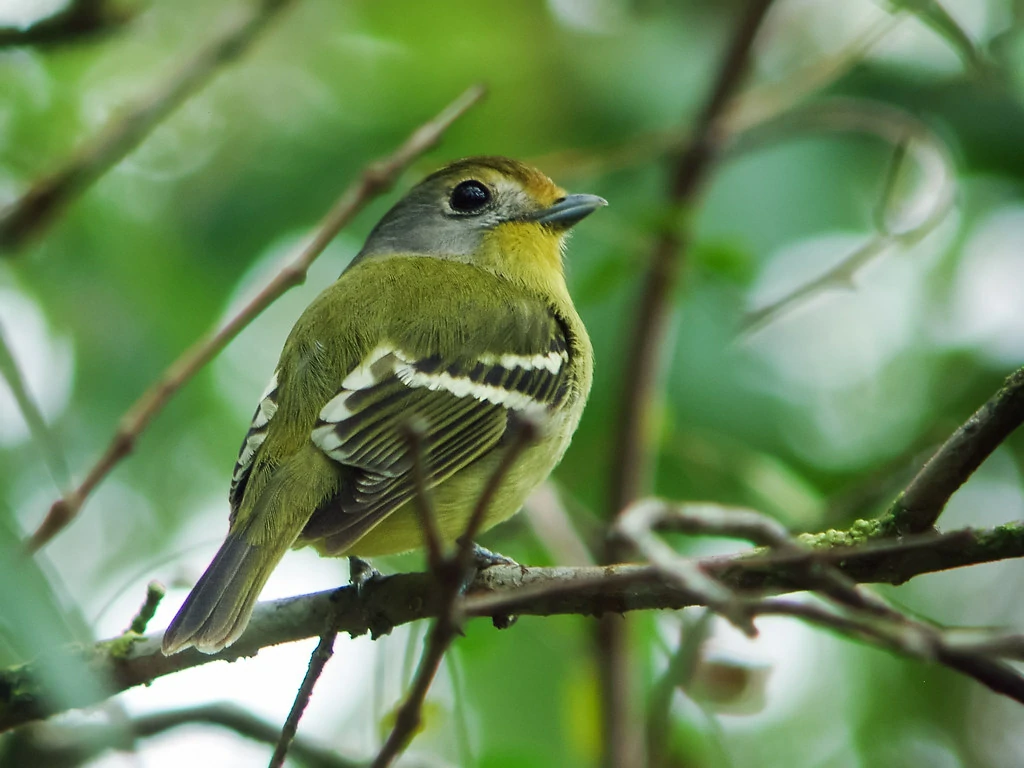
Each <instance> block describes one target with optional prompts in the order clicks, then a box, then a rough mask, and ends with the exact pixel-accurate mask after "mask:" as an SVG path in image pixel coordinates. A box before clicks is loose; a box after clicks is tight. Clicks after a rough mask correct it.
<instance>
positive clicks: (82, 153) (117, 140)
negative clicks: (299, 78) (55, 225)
mask: <svg viewBox="0 0 1024 768" xmlns="http://www.w3.org/2000/svg"><path fill="white" fill-rule="evenodd" d="M293 3H294V0H257V1H256V2H254V3H253V4H252V5H251V7H250V8H248V9H246V10H245V11H244V13H243V14H242V15H241V16H240V17H237V18H235V19H233V20H232V22H231V23H230V24H228V25H227V26H226V27H225V28H224V29H223V30H222V31H221V32H220V33H219V34H218V35H217V36H216V37H215V38H214V39H213V40H212V41H211V42H209V43H207V44H206V45H205V46H203V47H202V48H200V49H199V50H198V51H197V52H196V53H195V55H194V56H193V57H192V58H191V59H189V60H188V61H187V62H186V63H185V64H184V66H182V67H180V68H177V69H176V71H175V72H174V73H173V74H172V75H171V76H170V77H168V78H167V80H166V81H165V82H164V83H163V84H161V86H160V87H159V88H157V89H155V90H154V91H153V92H152V93H151V94H149V96H148V97H146V98H145V99H143V100H141V101H139V102H138V103H136V104H134V105H131V106H129V107H127V108H126V109H125V110H124V111H123V112H119V113H118V114H119V116H118V117H117V118H115V119H114V120H113V121H112V122H110V123H108V124H107V125H106V126H105V127H104V128H103V130H101V131H100V132H99V133H98V134H97V135H96V136H94V137H93V138H92V139H91V140H89V141H87V142H86V143H85V144H83V145H82V146H81V147H79V148H78V150H77V151H76V152H75V153H74V154H73V155H72V156H71V157H70V158H69V159H68V160H67V161H66V162H65V164H64V165H63V166H62V167H61V168H59V169H58V170H56V171H54V172H53V173H51V174H49V175H48V176H44V177H43V178H41V179H39V180H38V181H36V182H35V183H34V184H33V185H32V186H31V187H30V188H29V189H28V191H27V192H25V194H23V195H22V196H21V197H20V198H18V199H17V200H16V201H15V202H14V203H12V204H11V205H9V206H8V207H7V208H5V209H4V210H3V211H0V254H2V253H4V252H7V253H8V254H11V253H13V252H14V251H15V250H16V249H18V248H19V247H21V246H22V245H24V244H25V243H26V241H28V240H29V239H30V238H31V237H32V236H33V235H38V234H39V233H40V232H41V231H42V230H43V229H44V228H45V227H46V226H47V225H49V224H50V223H52V222H53V221H54V220H55V219H56V217H57V215H58V214H59V213H60V211H61V210H62V209H63V208H64V207H65V206H66V205H67V204H68V203H70V202H71V200H73V199H74V198H75V197H77V196H78V195H80V194H81V193H82V192H84V191H85V190H86V189H88V188H89V187H90V186H91V185H92V184H93V182H95V181H96V180H97V179H98V178H100V177H101V176H102V175H103V174H104V173H106V172H107V171H109V170H110V169H111V168H112V167H113V166H114V165H115V164H116V163H118V162H119V161H120V160H121V159H122V158H124V157H125V155H127V154H128V153H129V152H131V151H132V150H133V149H135V147H137V146H138V145H139V144H141V143H142V141H143V140H144V139H145V138H146V136H148V135H149V133H150V132H151V131H152V130H153V129H154V128H155V127H156V126H157V125H159V124H160V123H161V122H162V121H163V120H164V119H165V118H166V117H167V116H168V115H170V114H171V113H172V112H174V110H175V109H177V108H178V107H179V106H180V105H181V104H183V103H184V102H185V100H186V99H188V97H189V96H191V95H192V94H193V93H195V92H196V91H197V90H199V89H200V88H201V87H202V86H203V85H205V84H206V83H207V82H208V81H209V80H210V79H211V78H212V77H213V75H215V74H216V73H217V72H218V71H219V70H220V69H221V68H222V67H223V66H224V65H226V64H228V63H230V62H232V61H234V60H235V59H237V58H239V57H240V56H241V55H242V54H244V53H245V52H246V51H247V50H248V49H249V46H251V45H252V44H253V43H254V42H255V41H256V40H257V39H258V38H259V34H260V32H262V31H263V30H264V28H266V26H267V24H268V23H269V22H270V21H272V20H273V19H275V18H276V17H277V16H278V15H279V14H280V12H281V11H283V10H285V9H286V8H288V7H289V6H291V5H292V4H293Z"/></svg>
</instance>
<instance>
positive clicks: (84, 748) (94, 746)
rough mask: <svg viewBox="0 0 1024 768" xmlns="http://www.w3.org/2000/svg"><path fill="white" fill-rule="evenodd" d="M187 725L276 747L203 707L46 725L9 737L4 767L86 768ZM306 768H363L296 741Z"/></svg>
mask: <svg viewBox="0 0 1024 768" xmlns="http://www.w3.org/2000/svg"><path fill="white" fill-rule="evenodd" d="M189 725H212V726H218V727H220V728H226V729H228V730H230V731H233V732H234V733H237V734H238V735H239V736H242V737H244V738H247V739H251V740H252V741H255V742H259V743H261V744H270V745H273V744H275V743H276V742H277V738H278V735H279V729H278V728H277V726H275V725H274V724H272V723H269V722H267V721H266V720H263V719H261V718H259V717H256V716H255V715H253V714H252V713H251V712H248V711H246V710H244V709H242V708H240V707H238V706H236V705H234V704H227V703H224V704H204V705H200V706H196V707H185V708H182V709H173V710H168V711H165V712H155V713H153V714H150V715H142V716H141V717H137V718H133V719H127V718H125V719H118V721H117V722H114V723H111V724H103V725H93V724H63V723H62V724H60V725H57V724H55V723H44V724H42V725H41V726H37V727H32V728H23V729H21V730H19V731H17V732H16V733H13V734H11V735H10V736H9V737H8V738H7V740H6V741H5V743H4V746H5V747H6V749H5V750H4V752H3V756H4V760H0V762H3V765H5V766H18V767H19V768H20V767H21V766H28V765H54V766H56V765H68V766H70V765H85V764H86V763H88V762H90V761H92V760H94V759H95V758H97V757H99V756H100V755H102V754H103V753H104V752H106V751H108V750H110V749H116V750H123V751H132V750H135V749H136V748H137V746H138V741H139V740H140V739H148V738H152V737H154V736H160V735H162V734H164V733H167V732H168V731H172V730H174V729H175V728H181V727H183V726H189ZM290 752H291V754H292V756H293V757H294V758H295V759H296V760H297V761H298V762H299V763H301V764H302V765H303V766H304V768H362V766H363V764H362V763H358V762H356V761H354V760H347V759H345V758H343V757H341V756H340V755H338V754H337V752H336V751H335V750H333V749H327V748H324V747H321V746H318V745H316V744H312V743H310V742H307V741H305V740H303V739H301V738H299V739H296V740H295V741H294V742H293V743H292V746H291V750H290Z"/></svg>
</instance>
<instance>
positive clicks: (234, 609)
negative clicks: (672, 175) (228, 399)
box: [163, 157, 606, 654]
mask: <svg viewBox="0 0 1024 768" xmlns="http://www.w3.org/2000/svg"><path fill="white" fill-rule="evenodd" d="M603 205H606V202H605V201H604V200H602V199H601V198H600V197H596V196H594V195H567V194H566V193H565V192H564V191H563V190H562V189H560V188H559V187H557V186H555V184H554V183H553V182H552V181H551V180H550V179H549V178H547V176H545V175H544V174H542V173H540V172H539V171H537V170H534V169H532V168H529V167H527V166H525V165H523V164H521V163H518V162H515V161H513V160H508V159H505V158H500V157H478V158H471V159H467V160H461V161H459V162H456V163H453V164H451V165H449V166H447V167H446V168H443V169H441V170H440V171H438V172H436V173H434V174H433V175H431V176H429V177H427V178H426V179H424V180H423V181H422V182H421V183H420V184H418V185H417V186H416V187H414V188H413V189H412V190H411V191H410V192H409V194H408V195H406V196H405V198H403V199H402V200H401V201H399V202H398V203H397V204H396V205H395V206H394V207H393V208H392V209H391V210H390V211H389V212H388V213H387V214H386V215H385V216H384V218H383V219H381V221H380V222H379V223H378V224H377V226H376V227H375V228H374V229H373V231H372V232H371V233H370V236H369V238H368V239H367V241H366V245H365V246H364V247H363V249H362V251H360V253H359V254H358V256H357V257H356V258H355V260H354V261H353V262H352V264H351V265H350V266H349V267H348V268H347V269H346V270H345V271H344V272H343V273H342V275H341V277H340V278H339V279H338V280H337V282H335V283H334V284H333V285H331V286H330V287H329V288H327V290H325V291H324V292H323V293H321V294H320V296H318V297H317V298H316V299H315V300H314V301H313V303H312V304H310V305H309V307H308V308H307V309H306V311H305V312H303V314H302V316H301V317H300V318H299V320H298V322H297V323H296V324H295V327H294V328H293V329H292V332H291V334H290V335H289V337H288V340H287V341H286V342H285V345H284V350H283V351H282V353H281V359H280V362H279V363H278V366H277V369H276V371H275V372H274V375H273V376H272V377H271V379H270V384H269V386H268V387H267V390H266V393H265V394H264V395H263V397H262V398H261V399H260V402H259V405H258V407H257V408H256V413H255V415H254V416H253V419H252V424H251V425H250V427H249V431H248V433H247V434H246V436H245V440H244V441H243V443H242V447H241V451H240V452H239V455H238V461H237V462H236V464H235V470H234V475H233V477H232V481H231V490H230V494H229V497H230V502H231V517H230V530H229V532H228V535H227V538H226V540H225V541H224V544H223V545H222V546H221V548H220V550H219V551H218V552H217V554H216V556H215V557H214V558H213V562H212V563H210V566H209V567H208V568H207V569H206V572H205V573H204V574H203V575H202V577H201V578H200V579H199V581H198V583H197V584H196V585H195V588H194V589H193V590H192V593H191V594H190V595H189V596H188V598H187V599H186V600H185V603H184V605H182V607H181V610H179V612H178V615H177V616H176V617H175V618H174V620H173V621H172V622H171V625H170V626H169V627H168V628H167V631H166V632H165V633H164V638H163V652H164V653H165V654H172V653H177V652H179V651H182V650H184V649H186V648H189V647H195V648H197V649H198V650H200V651H202V652H204V653H216V652H217V651H220V650H221V649H223V648H224V647H226V646H228V645H230V644H231V643H232V642H234V641H235V640H237V639H238V637H239V636H240V635H241V633H242V631H243V630H244V629H245V626H246V624H247V623H248V621H249V617H250V616H251V614H252V609H253V606H254V604H255V602H256V599H257V597H258V596H259V594H260V591H261V590H262V589H263V586H264V584H265V583H266V581H267V578H268V577H269V576H270V573H271V571H273V569H274V568H275V566H276V565H277V563H278V562H279V561H280V559H281V558H282V557H283V556H284V554H285V552H287V551H288V549H289V548H291V547H297V546H303V545H306V544H312V545H313V546H315V547H316V548H317V549H318V550H319V551H320V552H321V553H322V554H327V555H343V554H344V555H359V556H373V555H384V554H390V553H398V552H404V551H408V550H411V549H416V548H418V547H421V546H423V535H422V531H421V528H420V525H419V518H418V516H417V514H416V510H415V508H414V506H413V505H414V504H415V503H416V502H415V500H414V499H413V496H414V493H415V489H414V481H413V463H414V457H413V455H412V448H411V445H410V442H409V439H408V431H407V429H406V427H407V425H408V424H409V423H410V420H412V419H416V421H417V422H418V423H419V424H421V425H423V428H424V429H425V433H424V437H423V440H422V450H423V464H424V468H425V469H424V471H425V473H426V482H427V486H428V487H430V488H432V497H433V502H434V507H435V513H436V515H437V524H438V528H439V530H440V533H441V535H442V537H443V538H444V540H445V541H446V542H451V541H454V540H455V539H456V538H457V537H458V536H459V535H461V534H462V533H463V531H464V529H465V526H466V523H467V522H468V519H469V516H470V514H471V513H472V510H473V508H474V506H475V504H476V502H477V500H478V498H479V496H480V493H481V491H482V489H483V487H484V485H485V484H486V483H487V481H488V479H489V478H490V477H491V475H492V474H493V473H494V471H495V469H496V468H497V467H498V466H499V464H501V462H502V457H503V456H504V455H505V453H506V452H507V451H508V450H509V447H510V445H511V443H512V441H511V440H510V439H509V435H510V432H511V429H512V428H513V426H514V424H515V422H516V419H517V418H521V417H522V416H523V415H524V414H530V415H531V416H530V418H536V415H537V414H540V415H541V418H540V420H541V422H542V428H541V429H540V437H539V439H538V440H536V441H535V442H532V443H531V444H530V445H529V446H528V447H527V448H526V449H525V450H523V451H522V452H521V454H520V455H519V458H518V460H517V461H516V462H515V464H514V465H513V466H512V467H511V468H510V469H509V471H508V472H507V474H506V475H505V478H504V480H503V482H502V484H501V487H500V488H499V490H498V493H497V494H496V495H495V497H494V500H493V502H492V503H491V505H490V506H489V508H488V510H487V513H486V517H485V521H484V525H483V528H484V529H486V528H489V527H491V526H493V525H495V524H496V523H499V522H501V521H503V520H505V519H507V518H508V517H510V516H511V515H513V514H514V513H515V512H516V511H517V510H518V509H519V508H520V507H521V506H522V504H523V501H524V500H525V499H526V496H527V494H529V492H530V491H531V490H533V489H534V488H535V487H536V486H537V485H538V484H539V483H541V482H542V481H543V480H544V479H545V478H546V477H547V476H548V474H549V473H550V472H551V470H552V469H553V468H554V466H555V465H556V464H557V463H558V461H559V460H560V459H561V458H562V454H564V453H565V450H566V448H567V447H568V445H569V441H570V440H571V439H572V435H573V432H574V431H575V429H576V426H577V424H578V423H579V421H580V416H581V414H582V412H583V406H584V404H585V402H586V399H587V395H588V393H589V391H590V383H591V375H592V367H593V363H592V360H593V353H592V350H591V346H590V340H589V338H588V337H587V332H586V329H585V328H584V327H583V323H582V321H581V320H580V317H579V315H578V314H577V312H576V309H575V308H574V307H573V303H572V299H571V298H570V296H569V292H568V289H567V288H566V284H565V277H564V272H563V269H562V256H563V251H564V249H565V243H566V235H567V234H568V232H569V230H570V228H571V227H572V226H573V225H574V224H576V223H577V222H578V221H580V220H581V219H583V218H584V217H585V216H587V215H588V214H590V213H591V212H593V211H594V210H596V209H597V208H599V207H601V206H603Z"/></svg>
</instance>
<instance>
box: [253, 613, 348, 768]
mask: <svg viewBox="0 0 1024 768" xmlns="http://www.w3.org/2000/svg"><path fill="white" fill-rule="evenodd" d="M338 631H339V623H338V611H337V610H336V609H335V610H333V611H330V612H329V614H328V618H327V622H326V624H325V625H324V631H323V632H322V633H321V634H320V641H319V642H318V643H317V644H316V648H314V649H313V653H312V654H311V655H310V657H309V666H308V667H307V668H306V674H305V676H304V677H303V678H302V684H301V685H300V686H299V690H298V691H296V692H295V700H294V701H293V702H292V708H291V710H289V712H288V717H287V718H286V719H285V721H284V727H283V728H281V736H280V738H278V740H277V744H276V745H275V746H274V754H272V755H271V756H270V763H269V764H268V768H281V767H282V766H283V765H284V761H285V758H287V757H288V748H289V747H290V746H291V744H292V741H294V739H295V733H296V731H298V729H299V720H301V719H302V714H303V713H304V712H305V711H306V707H307V706H308V705H309V700H310V698H311V697H312V696H313V688H314V687H316V683H317V681H318V680H319V679H320V675H322V674H323V671H324V667H326V666H327V662H328V661H330V660H331V656H333V655H334V641H335V639H336V638H337V637H338Z"/></svg>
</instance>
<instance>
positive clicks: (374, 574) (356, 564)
mask: <svg viewBox="0 0 1024 768" xmlns="http://www.w3.org/2000/svg"><path fill="white" fill-rule="evenodd" d="M382 578H384V577H383V575H382V574H381V572H380V571H378V570H377V569H376V568H374V567H373V566H372V565H370V564H369V563H368V562H366V561H365V560H363V559H362V558H361V557H356V556H355V555H350V556H349V558H348V581H349V584H351V585H352V586H353V587H355V588H356V594H357V595H358V596H359V597H362V596H363V592H364V590H365V589H366V585H367V584H369V583H370V582H371V581H376V580H377V579H382Z"/></svg>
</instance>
